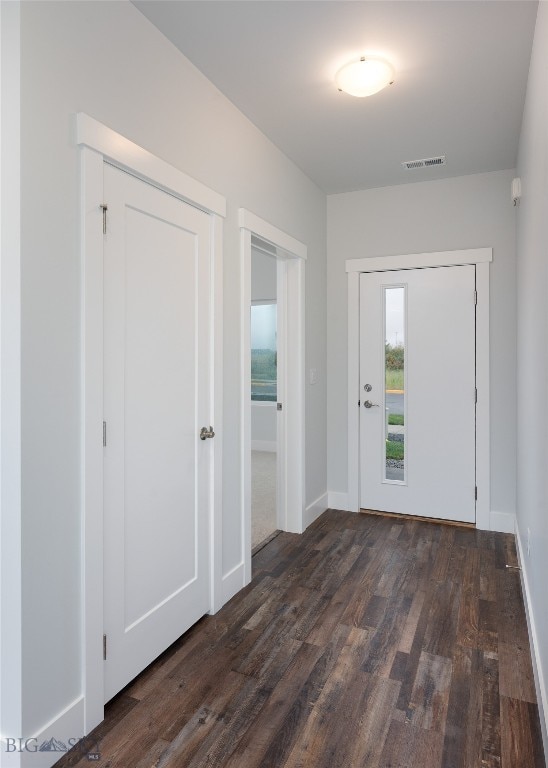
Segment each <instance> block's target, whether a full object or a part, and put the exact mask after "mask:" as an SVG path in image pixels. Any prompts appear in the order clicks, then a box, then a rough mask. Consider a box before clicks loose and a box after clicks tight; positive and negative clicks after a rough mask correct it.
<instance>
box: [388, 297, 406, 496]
mask: <svg viewBox="0 0 548 768" xmlns="http://www.w3.org/2000/svg"><path fill="white" fill-rule="evenodd" d="M383 291H384V302H383V303H384V385H385V386H384V388H385V395H384V417H385V418H384V458H385V460H384V481H385V482H386V481H387V482H395V483H405V480H406V463H407V462H406V452H407V442H406V436H405V428H406V427H405V411H406V408H405V405H406V403H405V398H406V391H405V379H406V376H405V354H406V327H405V326H406V323H405V315H406V312H405V298H406V297H405V293H406V291H405V286H403V285H401V286H395V287H385V288H383Z"/></svg>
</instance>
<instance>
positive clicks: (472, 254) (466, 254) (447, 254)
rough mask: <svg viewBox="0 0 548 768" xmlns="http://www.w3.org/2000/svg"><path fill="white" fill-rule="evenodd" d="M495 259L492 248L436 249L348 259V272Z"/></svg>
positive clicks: (417, 267)
mask: <svg viewBox="0 0 548 768" xmlns="http://www.w3.org/2000/svg"><path fill="white" fill-rule="evenodd" d="M490 261H493V249H492V248H467V249H466V250H461V251H434V252H433V253H410V254H407V255H397V256H374V257H373V258H370V259H347V261H346V271H347V272H386V271H387V270H392V269H421V268H423V267H457V266H462V265H464V264H482V263H485V262H490Z"/></svg>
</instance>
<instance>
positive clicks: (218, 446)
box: [210, 216, 224, 613]
mask: <svg viewBox="0 0 548 768" xmlns="http://www.w3.org/2000/svg"><path fill="white" fill-rule="evenodd" d="M211 230H212V232H211V234H212V246H213V254H212V257H213V258H212V265H211V290H212V301H211V318H210V321H211V323H210V327H211V328H212V329H213V345H212V350H211V354H212V358H211V366H212V367H211V371H212V376H211V378H210V387H211V391H210V399H211V404H212V412H211V413H212V425H213V427H214V429H215V435H216V439H214V440H213V462H212V465H211V469H210V471H211V491H212V494H213V495H212V498H211V500H210V504H211V517H210V521H211V523H210V542H211V549H210V555H211V582H210V593H211V596H210V606H211V607H210V612H211V613H217V611H219V610H220V609H221V608H222V607H223V605H224V602H223V601H222V594H223V590H222V575H223V515H222V507H223V423H224V422H223V397H224V386H223V349H224V339H223V329H224V313H223V219H222V218H221V217H220V216H212V217H211Z"/></svg>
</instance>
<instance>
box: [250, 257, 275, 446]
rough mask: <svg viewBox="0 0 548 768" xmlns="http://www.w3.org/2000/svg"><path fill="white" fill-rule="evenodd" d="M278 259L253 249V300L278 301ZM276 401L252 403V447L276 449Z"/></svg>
mask: <svg viewBox="0 0 548 768" xmlns="http://www.w3.org/2000/svg"><path fill="white" fill-rule="evenodd" d="M276 265H277V261H276V259H275V258H273V257H272V256H267V255H266V254H265V253H261V251H257V250H256V249H254V248H252V249H251V301H276V295H277V266H276ZM276 439H277V419H276V403H268V402H252V403H251V449H252V450H272V451H275V450H276Z"/></svg>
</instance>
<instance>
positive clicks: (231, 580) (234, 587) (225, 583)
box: [221, 562, 249, 605]
mask: <svg viewBox="0 0 548 768" xmlns="http://www.w3.org/2000/svg"><path fill="white" fill-rule="evenodd" d="M247 583H249V582H248V581H246V578H245V563H243V562H242V563H238V565H235V566H234V568H232V570H230V571H229V572H228V573H226V574H225V575H224V576H223V578H222V584H221V597H222V601H223V605H225V603H228V601H229V600H230V599H231V598H233V597H234V595H236V594H237V593H238V592H239V591H240V589H243V587H245V585H246V584H247Z"/></svg>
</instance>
